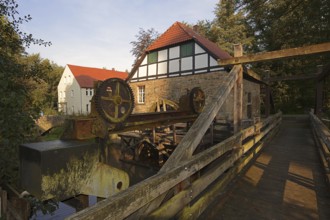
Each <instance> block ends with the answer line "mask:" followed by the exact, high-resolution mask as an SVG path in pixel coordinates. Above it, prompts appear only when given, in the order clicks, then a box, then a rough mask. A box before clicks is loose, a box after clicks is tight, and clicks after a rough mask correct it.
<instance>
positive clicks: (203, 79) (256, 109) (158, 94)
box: [130, 71, 260, 121]
mask: <svg viewBox="0 0 330 220" xmlns="http://www.w3.org/2000/svg"><path fill="white" fill-rule="evenodd" d="M226 74H228V73H227V72H224V71H222V72H213V73H207V74H196V75H189V76H181V77H173V78H164V79H155V80H149V81H142V82H132V83H130V86H131V87H132V90H133V93H134V98H135V108H134V112H133V113H141V112H150V111H151V107H152V105H153V104H154V103H155V102H156V101H157V100H162V99H169V100H172V101H176V102H179V98H180V97H181V96H182V95H183V94H186V93H187V90H191V89H192V88H194V87H201V89H202V90H203V91H204V92H205V94H206V104H207V103H208V102H210V97H211V96H212V94H213V93H214V91H215V90H216V89H217V87H218V86H219V85H220V83H221V81H222V78H223V76H224V75H226ZM138 86H145V97H146V98H145V99H146V100H145V103H144V104H138V103H137V101H136V100H137V94H138ZM243 88H244V93H243V119H248V117H247V116H248V115H247V113H248V112H247V109H248V107H247V105H248V104H249V103H248V96H249V93H250V94H251V95H250V96H251V99H250V100H251V101H250V105H251V106H252V108H251V114H250V115H251V117H252V119H253V118H254V117H259V116H260V85H259V84H256V83H253V82H250V81H247V80H244V82H243ZM233 100H234V98H233V90H232V91H231V93H230V95H229V97H228V99H227V100H226V102H225V103H224V105H223V106H222V108H221V109H220V111H219V113H218V115H217V118H218V119H223V120H226V121H231V120H232V118H233Z"/></svg>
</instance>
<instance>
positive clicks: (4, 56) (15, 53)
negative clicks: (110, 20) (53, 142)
mask: <svg viewBox="0 0 330 220" xmlns="http://www.w3.org/2000/svg"><path fill="white" fill-rule="evenodd" d="M17 8H18V4H17V3H16V1H15V0H1V1H0V30H1V31H0V115H1V118H0V184H1V183H2V182H7V183H16V182H15V180H16V179H17V174H18V172H17V171H18V146H19V144H21V143H22V142H24V141H26V140H28V138H29V134H30V132H31V131H32V129H33V126H34V121H33V119H34V118H36V117H37V115H38V113H39V112H38V109H36V108H35V106H32V105H31V102H30V101H31V97H29V96H28V93H27V87H26V85H25V84H24V82H25V80H27V79H33V78H35V77H37V73H35V72H34V71H29V68H27V65H26V64H24V62H23V60H22V59H23V57H24V54H25V53H24V52H25V50H24V47H25V46H29V45H30V44H31V43H37V44H40V45H50V42H45V41H43V40H40V39H35V38H33V36H32V35H31V34H26V33H23V32H21V31H20V29H19V25H20V24H22V23H23V22H28V21H29V20H30V19H31V17H30V16H29V15H28V16H24V17H19V16H18V14H19V13H18V11H17Z"/></svg>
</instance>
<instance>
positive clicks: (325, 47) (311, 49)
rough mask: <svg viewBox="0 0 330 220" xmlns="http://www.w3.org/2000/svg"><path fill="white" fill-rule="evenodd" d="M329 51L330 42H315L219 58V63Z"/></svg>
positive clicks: (245, 61)
mask: <svg viewBox="0 0 330 220" xmlns="http://www.w3.org/2000/svg"><path fill="white" fill-rule="evenodd" d="M329 51H330V43H322V44H315V45H310V46H303V47H297V48H290V49H283V50H276V51H271V52H263V53H256V54H250V55H245V56H242V57H233V58H229V59H223V60H218V64H219V65H220V66H227V65H237V64H243V63H254V62H260V61H267V60H276V59H281V58H287V57H296V56H303V55H309V54H317V53H325V52H329Z"/></svg>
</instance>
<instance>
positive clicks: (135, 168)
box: [30, 143, 157, 220]
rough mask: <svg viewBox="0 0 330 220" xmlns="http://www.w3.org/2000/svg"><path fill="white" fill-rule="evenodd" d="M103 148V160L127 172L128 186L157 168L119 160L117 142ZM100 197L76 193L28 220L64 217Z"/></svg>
mask: <svg viewBox="0 0 330 220" xmlns="http://www.w3.org/2000/svg"><path fill="white" fill-rule="evenodd" d="M104 149H105V155H106V158H105V161H106V163H107V164H109V165H110V166H113V167H115V168H118V169H121V170H123V171H125V172H127V173H128V175H129V178H130V186H132V185H134V184H136V183H138V182H140V181H142V180H144V179H146V178H148V177H150V176H152V175H154V174H156V173H157V170H156V169H154V168H152V167H149V166H141V165H137V164H133V163H127V162H123V161H122V160H121V152H122V146H121V145H120V144H119V143H110V144H108V145H107V147H106V148H104ZM100 200H102V198H97V197H95V196H86V195H78V196H76V197H74V198H71V199H68V200H65V201H62V202H59V205H58V209H57V210H56V211H54V212H53V213H52V214H45V215H44V214H43V213H42V211H41V210H38V211H37V212H36V215H34V216H32V217H31V218H30V220H34V219H35V220H48V219H64V218H66V217H68V216H70V215H72V214H74V213H76V212H78V211H81V210H82V209H85V208H87V207H89V206H92V205H94V204H96V203H97V202H98V201H100Z"/></svg>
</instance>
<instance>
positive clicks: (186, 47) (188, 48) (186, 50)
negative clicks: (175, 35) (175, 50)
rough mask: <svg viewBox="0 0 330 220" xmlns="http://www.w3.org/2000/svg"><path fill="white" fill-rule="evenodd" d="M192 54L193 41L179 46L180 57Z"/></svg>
mask: <svg viewBox="0 0 330 220" xmlns="http://www.w3.org/2000/svg"><path fill="white" fill-rule="evenodd" d="M192 55H193V43H187V44H183V45H181V46H180V57H189V56H192Z"/></svg>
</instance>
